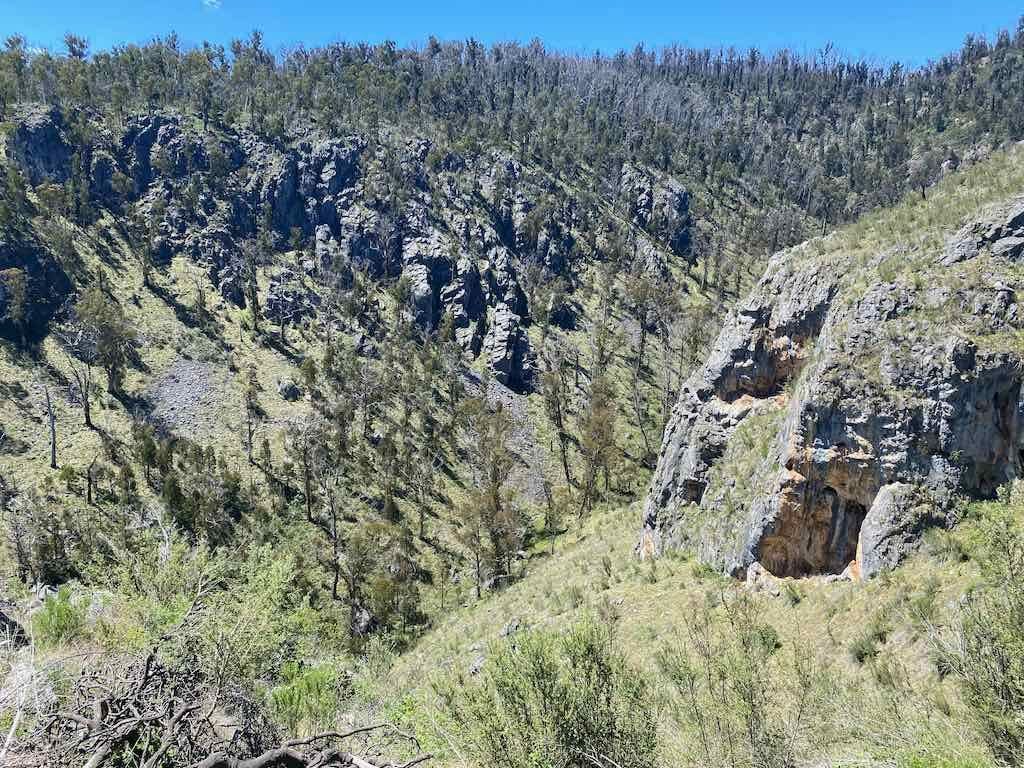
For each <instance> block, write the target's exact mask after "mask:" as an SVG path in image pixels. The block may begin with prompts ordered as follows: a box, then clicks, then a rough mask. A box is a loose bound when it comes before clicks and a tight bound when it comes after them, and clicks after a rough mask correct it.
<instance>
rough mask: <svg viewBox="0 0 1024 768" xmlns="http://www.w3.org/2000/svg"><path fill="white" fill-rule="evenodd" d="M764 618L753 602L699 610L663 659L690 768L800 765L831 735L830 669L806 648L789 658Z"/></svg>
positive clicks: (744, 600)
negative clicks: (818, 744)
mask: <svg viewBox="0 0 1024 768" xmlns="http://www.w3.org/2000/svg"><path fill="white" fill-rule="evenodd" d="M760 611H761V609H760V608H759V606H758V604H757V603H756V602H755V601H754V600H753V599H752V598H751V597H750V596H749V595H742V596H739V597H735V598H733V599H732V601H731V602H728V603H723V604H721V605H720V606H718V607H716V608H710V607H708V606H703V607H699V608H696V609H694V610H693V611H692V613H691V615H690V617H689V618H688V620H687V622H686V628H685V633H684V634H682V635H680V636H679V637H676V638H673V639H672V641H670V642H668V643H666V644H665V645H664V646H663V647H662V648H661V649H660V651H659V653H658V656H657V662H658V665H659V667H660V668H661V670H662V673H663V674H664V675H665V677H666V679H667V682H668V684H669V686H668V687H669V690H670V691H671V697H670V703H671V705H672V714H673V716H674V718H675V720H676V722H677V723H678V725H679V727H680V728H681V729H682V730H683V732H684V734H685V735H686V738H685V740H684V741H685V743H686V745H687V747H686V748H687V752H688V755H687V760H686V761H685V764H687V765H693V766H698V765H700V766H705V765H706V766H719V765H721V766H732V768H740V767H741V766H743V767H746V766H749V767H750V768H782V767H783V766H793V765H800V764H803V763H804V762H805V760H804V759H803V758H804V757H809V756H811V755H814V754H817V752H816V751H815V749H814V747H813V745H814V742H815V741H816V740H821V738H822V734H823V733H827V728H826V727H825V726H824V723H827V722H828V721H829V713H830V711H831V710H830V707H832V706H834V704H833V701H834V699H835V693H834V689H833V688H832V686H831V685H830V675H829V674H828V671H827V669H826V668H825V667H824V666H823V665H821V664H819V663H818V662H817V660H816V659H814V658H813V657H812V656H811V655H810V653H809V651H808V650H807V649H806V648H805V647H803V646H801V645H800V644H796V645H793V646H791V647H790V648H789V649H787V650H786V651H783V646H782V644H781V642H780V640H779V635H778V633H777V631H776V630H775V628H774V627H773V626H772V625H771V624H769V623H767V622H766V621H764V619H763V617H762V615H761V612H760ZM811 713H813V716H811Z"/></svg>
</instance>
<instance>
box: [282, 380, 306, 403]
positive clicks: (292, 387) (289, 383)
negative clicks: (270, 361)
mask: <svg viewBox="0 0 1024 768" xmlns="http://www.w3.org/2000/svg"><path fill="white" fill-rule="evenodd" d="M277 394H279V395H280V396H281V397H282V398H283V399H285V400H288V401H289V402H293V401H295V400H298V399H299V398H300V397H302V389H301V388H300V387H299V385H298V384H296V383H295V382H294V381H293V380H292V379H278V381H277Z"/></svg>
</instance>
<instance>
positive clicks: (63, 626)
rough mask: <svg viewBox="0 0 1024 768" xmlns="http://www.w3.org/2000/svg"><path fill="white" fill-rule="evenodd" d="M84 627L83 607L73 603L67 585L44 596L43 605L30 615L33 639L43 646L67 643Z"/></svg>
mask: <svg viewBox="0 0 1024 768" xmlns="http://www.w3.org/2000/svg"><path fill="white" fill-rule="evenodd" d="M84 627H85V608H84V607H82V606H78V605H75V604H74V602H73V601H72V598H71V589H70V588H69V587H67V586H63V587H61V588H60V589H59V590H58V591H57V594H56V595H51V596H50V597H48V598H46V600H45V601H44V602H43V607H42V608H40V609H39V611H38V612H37V613H36V614H35V615H34V616H33V617H32V629H33V633H34V637H35V640H36V642H38V643H39V644H41V645H44V646H47V645H50V646H53V645H61V644H63V643H68V642H70V641H72V640H74V639H75V638H76V637H78V636H79V635H80V634H81V633H82V630H83V628H84Z"/></svg>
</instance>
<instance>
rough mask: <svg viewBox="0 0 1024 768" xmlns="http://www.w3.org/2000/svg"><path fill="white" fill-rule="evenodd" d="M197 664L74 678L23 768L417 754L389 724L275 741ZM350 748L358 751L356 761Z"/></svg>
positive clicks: (221, 765)
mask: <svg viewBox="0 0 1024 768" xmlns="http://www.w3.org/2000/svg"><path fill="white" fill-rule="evenodd" d="M194 661H195V659H192V658H186V659H182V660H178V661H177V662H176V663H174V664H173V665H170V664H168V663H166V662H164V661H161V660H160V658H158V655H157V653H156V652H155V651H151V652H150V653H148V654H146V655H145V656H144V657H138V656H135V657H130V658H119V659H115V660H107V661H106V662H104V663H102V664H98V665H96V666H94V667H93V668H90V669H85V670H83V671H82V672H81V673H80V674H79V675H78V677H77V679H76V681H75V683H74V686H73V688H72V690H71V692H70V695H69V696H68V698H67V703H66V705H65V706H63V707H61V708H60V709H58V710H57V711H55V712H53V713H51V714H50V715H49V716H48V717H46V718H43V719H41V720H40V721H39V725H38V726H37V731H36V733H35V734H34V735H33V737H32V738H31V739H30V740H29V743H30V744H32V745H33V746H32V747H30V748H29V751H28V752H27V753H22V754H21V755H20V760H19V762H20V764H22V765H47V766H54V768H63V767H64V766H67V767H68V768H70V767H71V766H75V767H76V768H78V767H80V766H84V768H100V767H101V766H105V765H126V764H127V765H133V766H139V768H170V767H171V766H174V767H175V768H178V767H180V768H327V767H328V766H353V767H354V768H411V767H412V766H414V765H418V764H420V763H423V762H425V761H426V760H428V759H429V755H419V756H417V757H415V758H413V759H412V760H410V761H408V762H406V763H401V764H400V763H394V762H391V761H389V760H387V759H382V757H381V756H382V755H383V754H385V752H386V751H394V750H397V749H398V748H405V749H408V748H409V747H412V748H415V749H417V750H418V749H419V744H418V742H417V741H416V739H415V738H414V737H412V736H409V735H407V734H404V733H402V732H401V731H399V730H397V729H396V728H394V727H393V726H391V725H390V724H386V723H385V724H378V725H370V726H365V727H362V728H356V729H353V730H350V731H347V732H329V733H321V734H318V735H316V736H312V737H309V738H305V739H292V740H286V741H282V739H281V735H280V733H279V732H278V730H277V728H276V727H275V726H274V725H273V724H272V723H271V722H270V721H269V719H268V718H266V716H265V715H264V714H263V710H262V707H260V706H259V705H258V703H257V702H255V701H253V700H252V699H251V698H249V697H247V696H246V695H244V694H243V693H242V692H240V691H237V690H228V689H222V688H218V687H216V686H212V685H211V684H210V681H208V680H206V679H205V678H204V676H203V675H202V674H201V673H199V672H198V670H197V667H196V666H195V665H194ZM339 744H344V745H346V746H348V747H349V749H351V747H353V746H354V745H358V746H359V748H360V749H359V755H357V754H354V753H353V752H352V751H349V749H341V748H339V747H337V746H334V745H339Z"/></svg>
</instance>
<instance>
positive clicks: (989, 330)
mask: <svg viewBox="0 0 1024 768" xmlns="http://www.w3.org/2000/svg"><path fill="white" fill-rule="evenodd" d="M914 205H919V208H915V209H914V210H919V211H921V212H922V213H924V214H928V213H929V212H930V211H934V210H936V209H934V208H931V207H930V206H937V205H938V203H932V202H928V203H924V202H922V203H920V204H916V203H915V204H914ZM923 218H924V217H923ZM891 226H892V221H891V220H887V221H885V222H880V223H879V224H878V226H877V227H875V229H876V230H878V231H884V230H885V229H886V227H891ZM1022 238H1024V198H1020V197H1018V198H1015V199H1012V200H1010V201H1008V202H1005V203H1003V204H1000V205H996V206H994V207H991V208H988V209H986V210H984V211H982V212H980V213H979V212H975V213H974V214H973V216H970V217H968V221H967V223H966V224H965V225H964V226H963V227H962V228H961V229H960V230H959V231H958V232H956V233H955V234H952V235H950V236H948V237H947V238H945V241H944V242H943V241H941V240H939V239H935V238H933V239H932V240H923V241H920V242H917V241H916V240H919V238H916V237H915V235H914V234H913V232H908V233H905V237H902V238H901V239H904V240H906V241H907V242H904V243H902V244H899V245H893V244H892V243H891V242H890V243H889V244H888V245H887V246H877V247H876V246H875V245H870V244H867V243H865V242H863V241H861V242H858V241H857V240H856V239H855V238H853V237H846V238H840V237H838V236H837V237H833V238H831V239H829V240H821V241H819V242H815V243H811V244H805V245H804V246H801V247H798V248H795V249H792V250H789V251H785V252H782V253H780V254H778V255H776V256H775V257H774V258H773V259H772V261H771V262H770V264H769V266H768V269H767V271H766V273H765V275H764V277H763V278H762V279H761V281H760V283H759V284H758V286H757V287H756V289H755V290H754V291H753V293H752V294H751V295H750V296H749V298H748V299H747V300H746V301H745V302H743V303H742V304H741V305H740V306H739V307H738V308H737V310H736V311H735V313H734V315H733V317H732V318H731V319H730V321H729V322H728V323H727V324H726V326H725V328H724V329H723V331H722V332H721V335H720V336H719V337H718V340H717V342H716V343H715V345H714V348H713V351H712V352H711V354H710V356H709V357H708V359H707V361H706V362H705V364H704V365H703V366H702V367H701V368H700V369H699V370H697V371H696V372H695V373H694V374H693V375H692V376H691V377H690V378H689V380H688V381H687V382H686V384H685V385H684V387H683V388H682V392H681V394H680V397H679V400H678V403H677V404H676V405H675V408H674V411H673V414H672V418H671V421H670V423H669V425H668V428H667V430H666V434H665V437H664V442H663V446H662V451H661V455H660V460H659V463H658V468H657V471H656V473H655V476H654V478H653V482H652V487H651V490H650V493H649V496H648V498H647V501H646V504H645V508H644V519H643V531H642V535H641V539H640V543H639V546H638V549H639V551H640V553H641V555H642V556H651V555H655V554H657V553H658V552H660V551H661V550H662V549H664V548H666V547H685V548H688V549H691V550H694V551H696V552H697V553H698V555H699V556H700V557H701V558H702V559H704V560H706V561H707V562H709V563H711V564H713V565H714V566H715V567H717V568H719V569H720V570H722V571H723V572H726V573H730V574H735V575H743V574H744V573H746V571H747V569H748V568H750V567H751V566H752V565H754V564H755V563H757V564H760V566H763V568H764V569H767V570H768V571H769V572H770V573H772V574H774V575H776V576H803V575H809V574H840V573H844V572H845V573H846V574H847V575H849V576H854V577H856V576H865V577H866V576H870V575H873V574H876V573H878V572H879V571H881V570H883V569H885V568H889V567H892V566H894V565H895V564H896V563H897V562H899V560H900V559H901V558H902V557H903V556H904V555H905V554H906V553H907V552H908V551H909V550H910V549H911V548H912V547H913V546H914V544H915V543H916V542H917V541H918V539H919V537H920V534H921V532H922V531H923V530H924V529H925V528H926V527H927V526H931V525H948V524H951V523H952V522H955V520H954V518H955V509H956V507H955V504H954V502H955V500H956V499H957V498H958V497H961V496H969V497H992V496H993V495H995V493H996V491H997V489H998V488H999V486H1000V485H1001V484H1004V483H1006V482H1007V481H1009V480H1011V479H1013V478H1015V477H1017V476H1018V475H1019V474H1020V472H1021V467H1022V460H1024V453H1022V451H1024V432H1022V427H1024V410H1022V409H1024V404H1022V402H1021V397H1020V395H1021V381H1022V377H1024V373H1022V355H1024V345H1021V344H1020V337H1019V333H1020V331H1021V328H1022V325H1024V316H1022V308H1021V306H1020V304H1019V295H1020V291H1021V288H1022V279H1024V272H1022V268H1021V264H1020V262H1019V259H1020V256H1021V255H1022V252H1024V248H1022V247H1021V244H1022V243H1024V239H1022ZM890 240H891V237H890ZM816 251H817V253H816Z"/></svg>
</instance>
